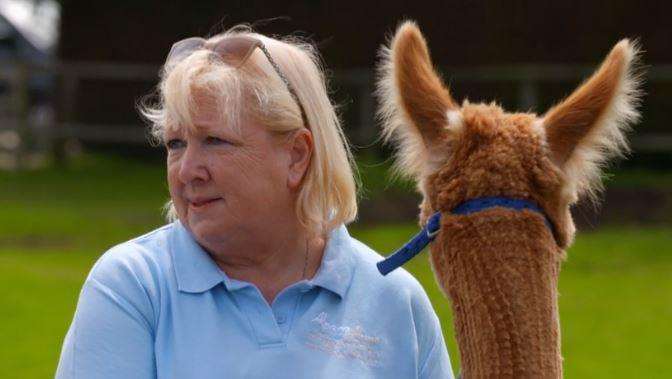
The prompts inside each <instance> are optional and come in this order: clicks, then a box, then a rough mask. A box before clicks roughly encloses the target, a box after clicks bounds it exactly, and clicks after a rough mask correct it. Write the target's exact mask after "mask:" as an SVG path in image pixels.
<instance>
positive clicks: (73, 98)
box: [0, 61, 672, 169]
mask: <svg viewBox="0 0 672 379" xmlns="http://www.w3.org/2000/svg"><path fill="white" fill-rule="evenodd" d="M0 67H2V68H1V69H0V86H1V87H0V168H1V167H5V168H13V169H20V168H22V167H28V166H33V165H36V164H39V163H40V162H44V161H45V157H48V156H49V155H50V154H56V155H57V156H59V155H60V154H59V151H60V150H62V147H63V145H64V144H65V143H66V141H68V140H71V139H81V140H86V141H100V142H112V143H126V144H145V143H147V142H146V141H147V138H146V132H145V128H144V127H140V126H141V125H140V123H139V122H138V123H137V124H134V125H118V124H104V123H99V122H95V123H91V122H89V123H83V122H79V121H78V118H77V93H78V91H79V89H80V88H79V87H80V85H81V83H83V82H84V81H91V80H93V81H96V80H99V81H115V82H122V83H137V82H149V83H155V82H156V81H157V80H158V77H157V73H158V67H156V66H153V65H141V64H118V63H114V64H112V63H87V62H59V63H54V64H50V65H43V66H35V65H30V64H27V63H25V62H19V61H11V62H0ZM593 69H594V67H590V68H588V67H580V66H561V65H533V66H522V65H519V66H493V67H480V68H471V69H464V68H460V69H446V70H443V72H447V73H450V83H451V87H455V88H459V87H460V86H464V87H465V88H469V87H470V86H471V87H474V86H476V87H478V86H483V85H485V86H488V85H505V86H508V87H513V93H514V97H511V93H508V95H509V104H505V105H506V106H507V107H511V106H513V107H517V109H522V110H528V109H531V110H536V111H540V109H537V108H538V107H539V106H540V103H543V101H541V100H542V98H543V96H542V94H543V93H545V91H540V89H541V88H545V87H544V86H548V85H554V84H557V83H560V84H563V85H566V86H568V87H567V88H572V87H574V86H576V85H577V84H578V83H579V82H580V81H581V80H582V79H583V78H585V77H586V76H587V75H588V74H589V73H590V72H591V71H592V70H593ZM39 77H42V78H43V79H44V80H43V81H46V82H49V81H50V82H51V83H52V84H53V86H52V87H51V88H50V89H46V91H47V92H49V93H47V94H46V95H47V96H46V99H47V100H46V101H45V102H42V103H37V104H36V103H35V102H34V101H33V100H32V97H33V95H32V93H33V92H35V89H34V88H32V87H33V85H32V84H31V83H34V79H35V78H39ZM374 80H375V77H374V75H373V73H372V72H371V71H370V70H367V69H356V70H347V71H336V72H334V74H333V79H332V84H333V85H334V87H335V88H337V89H339V92H340V93H341V94H340V96H345V102H346V103H347V102H349V103H350V105H348V106H346V112H345V116H346V117H345V118H346V129H347V132H348V134H349V136H350V138H351V140H354V141H355V142H356V143H358V144H366V143H370V142H371V141H372V140H373V139H374V138H375V135H376V133H377V130H376V125H375V118H374V115H375V100H374V98H373V96H372V93H373V89H374ZM647 82H648V83H649V84H651V83H653V84H668V83H672V65H670V66H657V67H652V68H650V69H649V70H648V72H647ZM56 83H58V85H56ZM38 87H39V86H38ZM47 87H48V86H47ZM55 88H58V93H59V95H58V96H56V95H55V93H56V92H55V91H54V89H55ZM498 95H501V94H498ZM491 98H497V97H491ZM55 109H58V116H59V117H58V120H57V118H56V117H55V113H56V112H55ZM132 111H133V110H132V109H129V112H132ZM663 111H664V113H666V109H664V110H663ZM632 143H633V147H634V148H635V150H637V151H664V152H670V151H672V131H666V132H660V131H659V132H646V133H637V134H636V135H634V136H633V138H632Z"/></svg>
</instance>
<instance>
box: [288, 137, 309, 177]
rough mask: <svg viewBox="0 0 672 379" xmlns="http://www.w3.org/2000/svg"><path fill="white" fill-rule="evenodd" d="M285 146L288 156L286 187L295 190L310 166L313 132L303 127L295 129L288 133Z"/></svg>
mask: <svg viewBox="0 0 672 379" xmlns="http://www.w3.org/2000/svg"><path fill="white" fill-rule="evenodd" d="M287 146H288V148H289V157H290V160H289V172H288V174H287V187H289V188H290V189H291V190H296V189H298V188H299V187H300V185H301V182H302V181H303V178H304V177H305V176H306V172H308V167H309V166H310V159H311V157H312V154H313V134H312V133H311V132H310V131H309V130H308V129H305V128H301V129H298V130H295V131H293V132H291V133H290V134H289V138H288V141H287Z"/></svg>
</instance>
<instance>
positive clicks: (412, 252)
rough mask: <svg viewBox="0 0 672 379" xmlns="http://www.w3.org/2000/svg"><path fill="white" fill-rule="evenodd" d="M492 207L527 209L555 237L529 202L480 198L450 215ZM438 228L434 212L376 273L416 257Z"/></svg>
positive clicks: (439, 216) (549, 225)
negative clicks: (418, 230) (539, 219)
mask: <svg viewBox="0 0 672 379" xmlns="http://www.w3.org/2000/svg"><path fill="white" fill-rule="evenodd" d="M494 207H504V208H509V209H514V210H517V211H521V210H523V209H528V210H531V211H534V212H537V213H539V214H541V215H542V216H543V217H544V222H545V223H546V226H547V227H548V228H549V229H551V232H553V235H555V229H554V228H553V224H551V221H550V220H549V219H548V217H547V216H546V214H545V213H544V212H543V211H542V210H541V208H539V206H537V204H535V203H534V202H532V201H529V200H522V199H509V198H505V197H480V198H477V199H472V200H468V201H465V202H464V203H462V204H460V205H458V206H457V207H455V208H454V209H453V210H452V211H451V212H450V213H452V214H456V215H468V214H471V213H476V212H479V211H482V210H484V209H488V208H494ZM440 228H441V212H436V213H434V214H433V215H432V216H431V217H430V218H429V221H428V222H427V225H425V227H424V228H422V230H421V231H420V232H419V233H418V234H416V235H415V237H413V239H411V240H410V241H408V242H407V243H406V244H405V245H404V246H402V247H401V248H400V249H399V250H397V251H396V252H394V254H392V255H390V256H389V257H387V258H385V259H384V260H382V261H380V262H378V263H377V264H376V265H377V266H378V271H380V273H381V274H383V275H387V274H389V273H390V272H392V271H393V270H395V269H397V268H398V267H400V266H401V265H403V264H404V263H406V262H408V261H409V260H410V259H411V258H413V257H415V256H416V255H418V254H419V253H420V252H421V251H422V249H424V248H425V246H427V245H428V244H429V243H430V242H432V241H433V240H434V238H435V237H436V235H437V234H438V233H439V229H440Z"/></svg>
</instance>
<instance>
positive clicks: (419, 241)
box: [376, 212, 441, 275]
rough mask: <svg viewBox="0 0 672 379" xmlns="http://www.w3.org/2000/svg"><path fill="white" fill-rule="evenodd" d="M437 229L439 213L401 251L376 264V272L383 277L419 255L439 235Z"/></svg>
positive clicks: (439, 218) (439, 225) (439, 226)
mask: <svg viewBox="0 0 672 379" xmlns="http://www.w3.org/2000/svg"><path fill="white" fill-rule="evenodd" d="M439 228H441V212H436V213H434V214H433V215H432V217H430V218H429V221H427V225H425V227H424V228H422V230H421V231H420V232H419V233H418V234H416V235H415V237H413V239H411V240H410V241H408V242H406V244H405V245H404V246H402V247H401V249H399V250H397V251H395V252H394V254H392V255H390V256H389V257H387V258H385V259H384V260H382V261H380V262H378V263H377V264H376V265H377V266H378V271H380V273H381V274H383V275H387V274H389V273H390V272H392V271H393V270H395V269H396V268H398V267H400V266H401V265H403V264H404V263H406V262H408V261H409V260H411V258H413V257H415V256H416V255H418V254H420V252H421V251H422V249H424V248H425V246H427V245H428V244H429V243H430V242H432V241H434V237H436V235H437V234H438V233H439Z"/></svg>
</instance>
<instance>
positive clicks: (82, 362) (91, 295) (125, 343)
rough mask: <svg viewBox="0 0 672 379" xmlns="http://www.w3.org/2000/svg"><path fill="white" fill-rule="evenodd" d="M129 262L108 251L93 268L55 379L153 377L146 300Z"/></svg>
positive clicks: (150, 316) (150, 318)
mask: <svg viewBox="0 0 672 379" xmlns="http://www.w3.org/2000/svg"><path fill="white" fill-rule="evenodd" d="M132 263H133V262H130V263H129V261H128V259H124V256H119V255H116V256H115V255H114V254H110V252H108V253H106V254H105V255H103V257H102V258H101V259H100V260H99V261H98V262H97V263H96V265H95V266H94V268H93V269H92V271H91V273H90V274H89V277H88V278H87V280H86V282H85V283H84V286H83V287H82V291H81V293H80V296H79V301H78V303H77V310H76V311H75V316H74V319H73V322H72V324H71V325H70V329H69V330H68V333H67V335H66V337H65V341H64V343H63V348H62V350H61V357H60V361H59V363H58V368H57V370H56V378H57V379H74V378H93V379H95V378H101V379H102V378H139V379H145V378H147V379H148V378H155V377H156V368H155V358H154V347H153V345H154V342H153V340H154V336H153V333H154V332H153V324H154V323H153V311H152V306H151V301H150V300H149V299H148V295H147V291H146V289H145V288H144V287H143V285H142V280H141V278H139V277H138V275H137V273H136V272H135V270H133V264H132Z"/></svg>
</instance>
